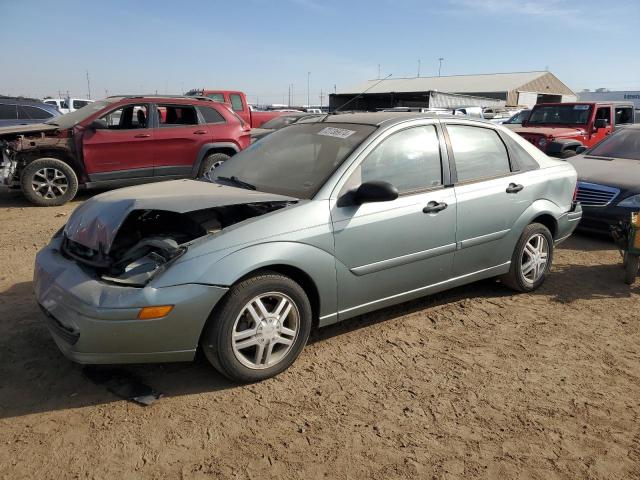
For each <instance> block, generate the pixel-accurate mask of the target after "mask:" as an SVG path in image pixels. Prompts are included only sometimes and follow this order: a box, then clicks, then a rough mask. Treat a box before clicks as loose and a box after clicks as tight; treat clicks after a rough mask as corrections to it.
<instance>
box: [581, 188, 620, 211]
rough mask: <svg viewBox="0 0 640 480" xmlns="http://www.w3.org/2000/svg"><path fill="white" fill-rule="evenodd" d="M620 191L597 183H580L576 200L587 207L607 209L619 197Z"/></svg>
mask: <svg viewBox="0 0 640 480" xmlns="http://www.w3.org/2000/svg"><path fill="white" fill-rule="evenodd" d="M619 193H620V190H619V189H617V188H613V187H607V186H606V185H598V184H597V183H587V182H578V196H577V198H576V200H578V202H580V203H581V204H582V205H583V206H585V207H606V206H607V205H609V204H610V203H611V202H612V201H613V199H614V198H616V197H617V196H618V194H619Z"/></svg>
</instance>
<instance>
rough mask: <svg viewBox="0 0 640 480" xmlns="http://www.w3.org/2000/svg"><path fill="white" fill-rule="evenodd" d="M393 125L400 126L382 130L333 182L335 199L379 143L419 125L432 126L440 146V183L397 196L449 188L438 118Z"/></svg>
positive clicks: (447, 170)
mask: <svg viewBox="0 0 640 480" xmlns="http://www.w3.org/2000/svg"><path fill="white" fill-rule="evenodd" d="M394 127H400V128H390V129H388V130H386V131H384V132H382V133H381V134H380V135H379V136H378V138H375V139H374V140H373V141H372V142H371V143H370V144H369V145H367V147H366V148H365V149H364V150H363V151H362V152H360V153H359V154H358V155H357V157H356V158H355V159H354V161H353V162H352V163H351V165H350V166H349V169H348V170H347V171H346V172H345V173H344V175H342V176H341V177H340V179H339V180H338V181H337V182H336V183H335V186H334V188H333V191H334V192H336V197H335V198H336V199H340V198H341V197H342V196H343V195H345V194H346V193H347V192H348V191H349V190H344V188H345V185H346V184H347V183H348V182H349V179H350V178H351V176H352V175H353V174H355V172H356V170H357V169H358V168H360V166H361V165H362V164H363V163H364V162H365V161H366V160H367V158H369V155H371V154H372V153H373V152H374V151H375V150H376V148H378V146H379V145H381V144H382V143H383V142H385V141H386V140H388V139H389V138H390V137H392V136H393V135H396V134H398V133H400V132H403V131H405V130H409V129H412V128H420V127H434V129H435V132H436V137H437V139H438V145H439V147H440V174H441V182H442V183H441V184H440V185H434V186H426V185H425V187H424V188H420V189H414V190H409V191H406V192H398V198H402V197H408V196H411V195H420V194H422V193H428V192H432V191H435V190H441V189H444V188H450V187H451V186H452V184H451V171H450V163H449V159H448V157H447V156H446V155H445V153H446V149H445V146H444V145H443V144H444V138H443V136H442V131H441V129H440V128H439V127H440V122H439V121H438V120H435V121H431V122H429V123H416V124H411V125H406V124H404V123H402V124H398V125H395V126H394Z"/></svg>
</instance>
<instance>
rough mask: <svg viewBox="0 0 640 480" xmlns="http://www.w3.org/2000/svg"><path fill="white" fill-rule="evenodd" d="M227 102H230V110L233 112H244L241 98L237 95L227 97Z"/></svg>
mask: <svg viewBox="0 0 640 480" xmlns="http://www.w3.org/2000/svg"><path fill="white" fill-rule="evenodd" d="M229 100H231V108H233V110H234V111H235V112H241V111H243V110H244V105H243V104H242V97H241V96H240V95H238V94H237V93H232V94H231V95H229Z"/></svg>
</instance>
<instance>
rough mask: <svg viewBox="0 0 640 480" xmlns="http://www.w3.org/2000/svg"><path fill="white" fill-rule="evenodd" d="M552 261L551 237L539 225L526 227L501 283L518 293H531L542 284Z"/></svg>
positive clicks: (533, 224)
mask: <svg viewBox="0 0 640 480" xmlns="http://www.w3.org/2000/svg"><path fill="white" fill-rule="evenodd" d="M552 260H553V237H552V236H551V232H550V231H549V229H548V228H547V227H545V226H544V225H542V224H540V223H532V224H529V225H527V227H526V228H525V229H524V232H522V235H520V239H519V240H518V243H517V244H516V248H515V250H514V251H513V255H512V257H511V267H510V269H509V273H507V274H506V275H504V276H502V277H501V280H502V283H504V284H505V285H506V286H507V287H509V288H511V289H513V290H516V291H518V292H531V291H533V290H535V289H537V288H538V287H539V286H540V285H542V283H543V282H544V279H545V277H546V276H547V273H549V270H550V268H551V262H552Z"/></svg>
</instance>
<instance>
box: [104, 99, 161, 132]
mask: <svg viewBox="0 0 640 480" xmlns="http://www.w3.org/2000/svg"><path fill="white" fill-rule="evenodd" d="M148 118H149V107H148V105H146V104H140V105H125V106H123V107H120V108H118V109H116V110H112V111H110V112H109V113H107V114H106V115H104V116H103V117H101V118H100V119H98V122H99V123H101V124H102V125H103V128H106V129H108V130H130V129H137V128H147V127H148Z"/></svg>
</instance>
